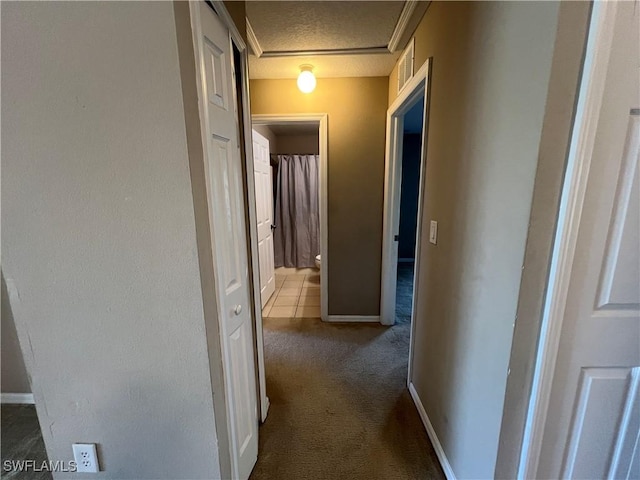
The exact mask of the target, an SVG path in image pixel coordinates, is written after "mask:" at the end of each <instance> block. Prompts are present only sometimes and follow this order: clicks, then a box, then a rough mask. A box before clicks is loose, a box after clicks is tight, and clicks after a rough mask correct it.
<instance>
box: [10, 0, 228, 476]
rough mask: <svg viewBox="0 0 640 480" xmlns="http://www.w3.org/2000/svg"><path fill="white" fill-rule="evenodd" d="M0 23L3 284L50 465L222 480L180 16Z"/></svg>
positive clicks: (71, 11)
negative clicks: (79, 452)
mask: <svg viewBox="0 0 640 480" xmlns="http://www.w3.org/2000/svg"><path fill="white" fill-rule="evenodd" d="M1 8H2V147H3V152H2V226H3V231H2V234H3V238H2V261H3V271H4V275H5V277H6V279H7V284H8V285H10V283H11V282H10V280H11V281H12V282H13V284H14V285H15V289H14V291H13V292H12V290H11V287H10V288H9V292H8V293H9V297H10V299H11V307H12V311H13V315H14V318H15V321H16V327H17V329H18V336H19V338H20V342H21V344H22V345H23V347H24V345H29V348H28V349H24V348H23V350H25V362H26V363H27V367H28V369H29V371H30V373H31V376H32V387H33V392H34V395H35V398H36V406H37V411H38V416H39V419H40V423H41V425H42V431H43V435H44V439H45V443H46V446H47V451H48V455H49V458H50V459H51V460H66V461H69V460H71V459H72V452H71V444H72V443H74V442H91V443H94V442H95V443H98V444H99V447H98V454H99V457H100V462H101V465H102V467H103V469H104V470H105V471H104V472H103V473H101V474H99V475H95V476H94V477H95V478H118V479H125V478H132V479H133V478H136V479H141V478H172V479H178V478H190V479H193V478H217V477H218V476H219V475H220V465H219V459H218V447H217V438H216V424H215V420H214V404H213V398H212V380H211V378H212V375H211V367H210V362H209V353H210V352H209V351H208V349H207V338H206V335H205V328H206V327H205V318H204V313H203V296H202V293H201V283H200V282H201V278H200V271H199V264H198V246H197V240H196V226H195V218H194V197H193V196H192V189H191V181H190V176H189V175H190V169H189V156H188V154H187V139H186V134H185V133H186V132H185V117H184V106H183V101H182V98H183V97H182V90H181V77H180V68H179V63H178V50H177V44H176V24H175V19H174V10H173V5H172V3H167V2H159V3H154V4H149V3H138V2H130V3H125V2H122V3H120V2H118V3H111V2H100V3H98V2H96V3H90V2H87V3H84V2H77V3H76V2H72V3H7V2H2V6H1ZM209 350H210V349H209ZM217 396H219V395H217ZM68 476H70V475H67V476H65V475H63V474H58V475H56V478H66V477H68ZM74 477H75V476H74ZM92 478H93V477H92Z"/></svg>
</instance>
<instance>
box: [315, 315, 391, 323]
mask: <svg viewBox="0 0 640 480" xmlns="http://www.w3.org/2000/svg"><path fill="white" fill-rule="evenodd" d="M327 322H336V323H339V322H345V323H346V322H350V323H362V322H375V323H380V315H327Z"/></svg>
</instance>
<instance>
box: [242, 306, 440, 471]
mask: <svg viewBox="0 0 640 480" xmlns="http://www.w3.org/2000/svg"><path fill="white" fill-rule="evenodd" d="M409 329H410V324H409V323H408V322H401V323H399V324H397V325H396V326H394V327H391V328H388V327H383V326H381V325H375V324H361V325H353V324H351V325H350V324H327V323H322V322H321V321H320V320H318V319H298V318H295V319H293V318H292V319H280V318H269V319H265V323H264V339H265V361H266V371H267V392H268V395H269V399H270V402H271V406H270V409H269V416H268V417H267V421H266V422H265V424H264V425H262V426H261V428H260V455H259V458H258V462H257V464H256V466H255V468H254V470H253V473H252V475H251V479H253V480H262V479H265V480H266V479H274V478H278V479H282V480H286V479H300V478H309V479H325V478H335V479H340V478H345V479H346V478H349V479H363V480H364V479H367V480H368V479H377V478H379V479H418V478H419V479H432V478H433V479H442V478H444V474H443V472H442V470H441V468H440V466H439V464H438V460H437V458H436V455H435V452H434V450H433V448H432V447H431V444H430V442H429V439H428V437H427V434H426V432H425V430H424V427H423V426H422V423H421V421H420V417H419V416H418V412H417V411H416V408H415V406H414V405H413V402H412V400H411V397H410V395H409V392H408V391H407V389H406V376H407V356H408V349H409Z"/></svg>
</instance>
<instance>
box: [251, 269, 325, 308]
mask: <svg viewBox="0 0 640 480" xmlns="http://www.w3.org/2000/svg"><path fill="white" fill-rule="evenodd" d="M262 316H263V317H268V318H320V273H319V272H318V270H316V269H314V268H304V269H295V268H276V291H275V292H274V294H273V295H272V296H271V298H270V299H269V301H268V302H267V304H266V305H265V306H264V308H263V309H262Z"/></svg>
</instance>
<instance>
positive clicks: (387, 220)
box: [380, 58, 431, 378]
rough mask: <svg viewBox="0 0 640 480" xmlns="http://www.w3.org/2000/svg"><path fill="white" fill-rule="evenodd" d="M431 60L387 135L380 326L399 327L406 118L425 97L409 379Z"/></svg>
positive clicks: (407, 90)
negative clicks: (397, 248)
mask: <svg viewBox="0 0 640 480" xmlns="http://www.w3.org/2000/svg"><path fill="white" fill-rule="evenodd" d="M430 72H431V59H430V58H428V59H427V61H426V62H425V63H424V65H422V67H420V69H419V70H418V71H417V72H416V73H415V74H414V76H413V77H412V78H411V80H409V82H407V84H406V85H405V87H404V88H403V90H402V92H400V94H399V95H398V97H397V98H396V99H395V100H394V102H393V103H392V104H391V106H390V107H389V109H388V110H387V135H386V146H385V152H386V153H385V165H384V210H383V227H382V274H381V281H380V323H381V324H382V325H393V324H394V323H395V309H396V284H397V278H396V275H397V268H398V256H397V254H395V253H394V247H395V243H396V240H395V239H394V237H395V235H396V231H397V229H398V226H399V223H400V191H401V188H402V186H401V183H402V138H403V127H404V114H405V113H407V111H409V109H410V108H411V107H413V106H414V105H415V102H416V100H417V99H419V98H420V97H421V96H423V95H424V108H423V118H422V146H421V148H420V152H421V153H420V183H419V185H418V213H417V217H418V219H417V220H418V221H417V224H416V246H415V264H414V272H413V278H414V281H413V297H412V305H411V340H410V343H409V374H408V375H409V376H408V378H411V364H412V354H413V335H414V324H415V321H414V320H415V318H414V317H415V303H416V292H417V291H418V278H419V272H420V251H421V243H422V215H423V206H422V204H423V199H424V188H425V187H424V185H425V176H426V158H427V133H428V132H427V127H428V110H429V109H428V107H429V78H430V76H431V73H430Z"/></svg>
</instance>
